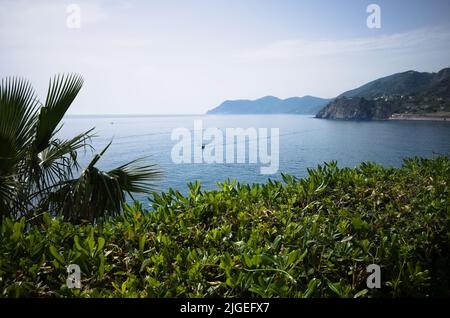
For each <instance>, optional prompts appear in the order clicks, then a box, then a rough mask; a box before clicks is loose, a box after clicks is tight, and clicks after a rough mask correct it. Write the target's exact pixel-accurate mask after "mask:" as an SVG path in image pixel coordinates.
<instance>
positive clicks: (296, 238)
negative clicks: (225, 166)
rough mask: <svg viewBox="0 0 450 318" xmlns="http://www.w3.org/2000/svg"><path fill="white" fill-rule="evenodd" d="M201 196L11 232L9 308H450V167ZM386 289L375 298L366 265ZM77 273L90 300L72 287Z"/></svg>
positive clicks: (410, 164)
mask: <svg viewBox="0 0 450 318" xmlns="http://www.w3.org/2000/svg"><path fill="white" fill-rule="evenodd" d="M283 179H284V181H283V182H275V181H268V182H267V183H266V184H263V185H256V184H255V185H252V186H250V185H246V184H235V183H234V182H225V183H223V184H221V185H220V189H219V190H215V191H202V189H201V186H200V184H199V183H194V184H191V185H190V188H189V189H190V191H189V194H188V195H187V196H183V195H181V194H180V193H179V192H177V191H174V190H170V191H168V192H166V193H161V194H154V196H153V198H152V200H151V210H152V211H146V210H145V209H144V208H143V207H142V205H141V204H139V203H136V204H135V205H134V206H132V207H129V206H127V207H125V211H124V213H123V214H121V215H119V216H117V217H105V218H104V219H99V220H98V222H97V223H96V224H95V225H91V224H80V225H74V224H70V223H68V222H64V220H62V219H61V218H59V217H52V216H49V215H47V214H45V215H44V217H43V220H42V222H39V223H33V222H31V221H28V222H27V221H26V219H25V218H22V219H20V220H18V221H13V220H12V219H10V218H6V219H4V220H3V222H2V224H1V228H0V292H1V295H2V297H23V296H37V297H53V296H58V297H74V296H75V297H99V296H102V297H105V296H106V297H108V296H111V297H211V296H216V297H400V296H414V297H427V296H447V297H448V296H449V295H450V289H449V279H450V273H449V270H450V259H449V251H450V246H449V238H450V232H449V227H450V218H449V215H450V214H449V213H450V204H449V198H450V191H449V179H450V160H449V158H447V157H438V158H435V159H420V158H415V159H408V160H405V162H404V165H403V167H402V168H399V169H395V168H383V167H381V166H379V165H376V164H372V163H363V164H361V165H360V166H359V167H358V168H354V169H351V168H338V167H337V165H336V163H334V162H332V163H328V164H325V165H323V166H319V167H318V168H317V169H314V170H310V171H309V176H308V177H307V178H305V179H296V178H294V177H291V176H286V175H285V176H283ZM372 263H375V264H379V265H380V266H381V280H382V282H381V283H382V284H381V288H380V289H373V290H370V289H368V288H367V287H366V278H367V276H368V273H367V272H366V267H367V266H368V265H369V264H372ZM69 264H78V265H79V266H80V267H81V271H82V276H81V279H82V287H81V289H68V288H67V286H66V278H67V271H66V267H67V266H68V265H69Z"/></svg>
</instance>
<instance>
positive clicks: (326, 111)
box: [316, 97, 392, 120]
mask: <svg viewBox="0 0 450 318" xmlns="http://www.w3.org/2000/svg"><path fill="white" fill-rule="evenodd" d="M391 115H392V105H390V103H389V102H384V101H376V100H367V99H365V98H363V97H352V98H346V97H341V98H337V99H335V100H334V101H332V102H331V103H329V104H328V105H327V106H325V107H324V108H322V109H321V110H320V111H319V113H318V114H317V115H316V117H317V118H325V119H347V120H372V119H387V118H389V117H390V116H391Z"/></svg>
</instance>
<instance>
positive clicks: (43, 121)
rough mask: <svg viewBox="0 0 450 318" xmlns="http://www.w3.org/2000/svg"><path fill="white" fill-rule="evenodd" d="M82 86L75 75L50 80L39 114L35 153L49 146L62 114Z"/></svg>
mask: <svg viewBox="0 0 450 318" xmlns="http://www.w3.org/2000/svg"><path fill="white" fill-rule="evenodd" d="M82 86H83V78H82V77H81V76H80V75H77V74H63V75H57V76H55V77H54V78H53V80H50V84H49V88H48V93H47V99H46V101H45V105H44V107H42V108H41V110H40V113H39V121H38V125H37V131H36V140H35V147H36V150H37V152H41V151H43V150H44V149H45V148H47V147H48V146H49V143H50V139H51V138H52V136H54V133H55V131H56V129H57V128H58V125H59V124H60V122H61V120H62V118H63V117H64V114H65V113H66V111H67V110H68V109H69V107H70V105H71V104H72V102H73V101H74V99H75V97H76V96H77V95H78V92H79V91H80V89H81V87H82Z"/></svg>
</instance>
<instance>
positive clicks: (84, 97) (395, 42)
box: [0, 0, 450, 114]
mask: <svg viewBox="0 0 450 318" xmlns="http://www.w3.org/2000/svg"><path fill="white" fill-rule="evenodd" d="M369 4H377V5H378V6H379V8H380V28H369V27H368V26H367V22H366V21H367V18H368V17H369V15H371V12H369V13H368V12H367V6H368V5H369ZM73 5H75V7H74V6H73ZM74 8H75V9H74ZM449 13H450V1H449V0H441V1H439V0H422V1H419V0H408V1H403V0H396V1H392V0H385V1H384V0H383V1H381V0H371V1H364V0H347V1H340V0H335V1H330V0H326V1H322V0H310V1H300V0H295V1H294V0H292V1H290V0H179V1H175V0H158V1H156V0H155V1H153V0H147V1H137V0H136V1H121V0H108V1H100V0H89V1H77V0H71V1H50V0H34V1H31V0H28V1H23V0H0V77H2V78H3V77H6V76H10V75H12V76H21V77H25V78H27V79H29V80H30V81H31V83H32V84H33V85H34V87H35V88H36V91H37V93H38V95H39V97H40V98H41V99H42V100H44V99H45V95H46V92H47V86H48V81H49V79H50V78H51V77H52V76H53V75H55V74H57V73H63V72H75V73H79V74H81V75H82V76H83V77H84V80H85V83H84V86H83V88H82V90H81V92H80V94H79V96H78V97H77V99H76V100H75V101H74V103H73V105H72V107H71V108H70V110H69V113H70V114H202V113H205V112H206V111H207V110H209V109H211V108H213V107H215V106H217V105H219V104H220V103H221V102H223V101H224V100H230V99H256V98H260V97H263V96H267V95H273V96H277V97H280V98H288V97H292V96H304V95H313V96H318V97H324V98H332V97H335V96H337V95H339V94H340V93H342V92H344V91H346V90H349V89H353V88H355V87H357V86H360V85H362V84H364V83H366V82H368V81H371V80H374V79H376V78H379V77H382V76H387V75H390V74H393V73H397V72H403V71H407V70H417V71H426V72H437V71H439V70H440V69H442V68H444V67H449V66H450V54H449V53H450V19H448V14H449Z"/></svg>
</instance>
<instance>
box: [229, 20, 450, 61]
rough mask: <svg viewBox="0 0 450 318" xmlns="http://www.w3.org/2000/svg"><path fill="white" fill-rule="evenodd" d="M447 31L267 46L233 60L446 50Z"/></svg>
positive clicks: (279, 43) (239, 54) (300, 41)
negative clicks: (403, 50) (443, 48)
mask: <svg viewBox="0 0 450 318" xmlns="http://www.w3.org/2000/svg"><path fill="white" fill-rule="evenodd" d="M449 43H450V31H449V30H446V29H436V28H435V29H419V30H414V31H410V32H404V33H395V34H389V35H380V36H373V37H365V38H356V39H344V40H315V41H306V40H301V39H295V40H285V41H277V42H274V43H270V44H268V45H267V46H264V47H260V48H256V49H250V50H246V51H242V52H240V53H238V54H236V57H238V58H243V59H294V58H300V57H310V56H313V57H319V56H327V55H340V54H348V53H359V52H364V53H366V52H369V51H378V50H399V49H421V50H424V49H427V48H429V49H434V48H439V47H449Z"/></svg>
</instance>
